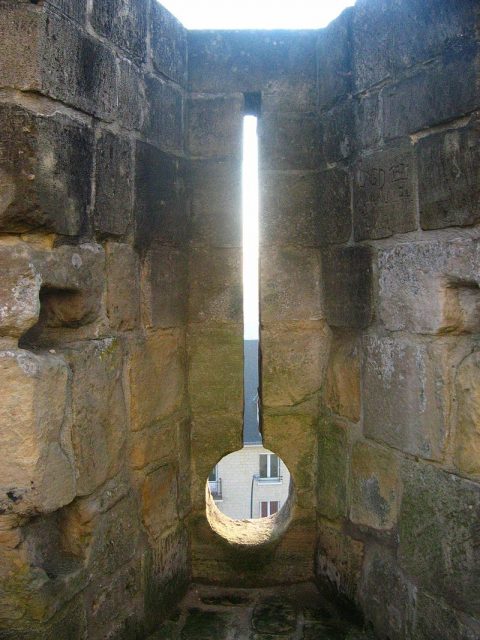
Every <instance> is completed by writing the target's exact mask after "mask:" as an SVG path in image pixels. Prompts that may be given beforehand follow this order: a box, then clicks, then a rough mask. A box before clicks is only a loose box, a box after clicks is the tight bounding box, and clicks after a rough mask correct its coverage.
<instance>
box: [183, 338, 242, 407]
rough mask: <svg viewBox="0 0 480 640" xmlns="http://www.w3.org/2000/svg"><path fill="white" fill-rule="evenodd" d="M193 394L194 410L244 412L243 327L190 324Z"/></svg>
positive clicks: (191, 404) (190, 391)
mask: <svg viewBox="0 0 480 640" xmlns="http://www.w3.org/2000/svg"><path fill="white" fill-rule="evenodd" d="M188 344H189V347H188V349H189V381H188V385H189V395H190V406H191V409H192V411H193V412H194V413H209V414H214V413H218V412H223V413H231V414H236V413H240V414H241V413H242V411H243V336H242V327H241V326H238V327H236V326H224V327H212V328H202V329H195V328H193V327H192V326H191V327H190V334H189V338H188Z"/></svg>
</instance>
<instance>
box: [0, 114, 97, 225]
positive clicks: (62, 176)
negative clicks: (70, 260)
mask: <svg viewBox="0 0 480 640" xmlns="http://www.w3.org/2000/svg"><path fill="white" fill-rule="evenodd" d="M0 122H1V123H2V136H3V144H2V146H1V149H0V228H1V229H2V231H9V232H10V231H24V230H27V229H29V228H32V227H33V228H38V227H46V228H47V229H51V230H53V231H56V232H57V233H61V234H62V235H78V234H79V233H80V232H82V231H83V232H85V231H86V230H87V211H88V206H89V203H90V192H91V184H90V179H91V174H92V147H93V134H92V132H91V130H90V129H89V128H88V127H87V126H85V125H82V124H79V123H78V122H76V121H73V120H71V119H70V118H68V117H66V116H63V115H55V116H51V117H39V116H35V115H34V114H32V113H31V112H29V111H27V110H25V109H23V108H21V107H17V106H14V105H8V104H2V105H0Z"/></svg>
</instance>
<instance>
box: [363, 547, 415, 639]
mask: <svg viewBox="0 0 480 640" xmlns="http://www.w3.org/2000/svg"><path fill="white" fill-rule="evenodd" d="M410 598H411V596H410V593H409V585H408V583H407V582H406V581H405V578H404V577H403V575H402V573H401V571H400V569H399V568H398V564H397V561H396V559H395V558H394V557H393V555H392V553H391V552H390V551H389V550H388V549H386V548H385V547H378V546H373V547H371V548H370V549H369V550H368V551H367V553H366V554H365V559H364V564H363V572H362V580H361V583H360V588H359V590H358V599H359V601H360V605H361V607H362V610H363V612H364V615H365V619H366V621H367V622H369V623H370V624H372V625H373V627H374V629H375V630H376V632H377V633H381V634H382V635H384V636H385V637H387V634H388V637H389V638H392V640H401V639H402V638H404V637H405V632H406V629H407V625H408V613H409V609H410V606H411V605H410Z"/></svg>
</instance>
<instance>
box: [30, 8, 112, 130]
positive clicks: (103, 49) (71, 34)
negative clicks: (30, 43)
mask: <svg viewBox="0 0 480 640" xmlns="http://www.w3.org/2000/svg"><path fill="white" fill-rule="evenodd" d="M96 4H98V3H96ZM44 18H45V20H44V21H43V22H42V25H41V31H40V36H39V37H40V45H39V46H40V62H39V69H40V71H39V75H40V79H39V90H40V91H41V92H42V93H46V94H47V95H49V96H51V97H52V98H55V99H57V100H61V101H62V102H65V103H66V104H68V105H71V106H73V107H75V108H77V109H80V110H82V111H85V112H87V113H90V114H92V115H95V116H97V117H99V118H103V119H106V120H113V119H114V117H115V115H116V110H117V101H118V98H117V70H116V64H115V56H114V54H113V52H112V51H111V49H110V48H108V47H107V46H105V45H104V44H102V43H101V42H100V41H99V40H96V39H94V38H92V37H90V36H89V35H86V34H85V32H84V31H83V30H81V29H79V28H78V27H77V26H76V25H75V24H74V23H73V22H71V21H70V20H66V19H65V18H63V17H61V16H60V14H58V13H56V12H52V11H50V12H48V15H47V14H45V16H44Z"/></svg>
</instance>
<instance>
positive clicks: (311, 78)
mask: <svg viewBox="0 0 480 640" xmlns="http://www.w3.org/2000/svg"><path fill="white" fill-rule="evenodd" d="M316 39H317V34H316V33H313V32H311V33H305V32H302V33H295V32H293V31H290V32H289V31H275V32H261V31H257V32H254V31H253V32H252V31H236V32H235V33H232V32H229V33H228V32H227V33H221V32H219V31H216V32H214V33H212V32H208V31H206V32H200V31H194V32H193V31H191V32H189V33H188V71H189V83H190V89H191V90H192V91H198V92H206V93H217V94H218V93H226V92H232V93H233V92H235V91H238V90H239V87H240V88H241V90H242V91H251V92H255V91H259V90H262V92H263V91H265V92H266V93H267V94H268V92H269V88H270V87H272V85H275V84H277V83H278V82H279V81H282V80H284V79H285V80H287V81H288V83H289V84H290V87H291V90H292V94H293V96H292V102H297V101H296V100H295V92H296V97H297V99H298V95H299V93H298V87H302V86H304V85H310V86H312V85H314V83H315V74H316V64H315V46H316ZM292 78H293V79H294V81H293V85H294V86H293V87H292ZM310 108H311V107H310Z"/></svg>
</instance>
